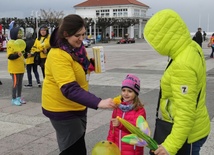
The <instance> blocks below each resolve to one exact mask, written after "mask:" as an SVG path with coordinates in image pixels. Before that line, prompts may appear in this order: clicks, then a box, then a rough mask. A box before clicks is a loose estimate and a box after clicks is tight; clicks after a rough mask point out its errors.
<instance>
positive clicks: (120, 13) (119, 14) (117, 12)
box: [113, 9, 128, 17]
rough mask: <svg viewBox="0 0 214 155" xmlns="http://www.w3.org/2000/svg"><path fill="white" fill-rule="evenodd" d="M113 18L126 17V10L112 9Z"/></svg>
mask: <svg viewBox="0 0 214 155" xmlns="http://www.w3.org/2000/svg"><path fill="white" fill-rule="evenodd" d="M113 17H128V9H113Z"/></svg>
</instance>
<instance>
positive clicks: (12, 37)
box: [10, 27, 20, 40]
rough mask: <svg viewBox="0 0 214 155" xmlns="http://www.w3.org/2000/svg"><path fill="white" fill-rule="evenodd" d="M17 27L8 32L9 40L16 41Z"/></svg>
mask: <svg viewBox="0 0 214 155" xmlns="http://www.w3.org/2000/svg"><path fill="white" fill-rule="evenodd" d="M19 29H20V28H19V27H14V28H12V29H11V30H10V38H11V39H13V40H16V39H18V33H19Z"/></svg>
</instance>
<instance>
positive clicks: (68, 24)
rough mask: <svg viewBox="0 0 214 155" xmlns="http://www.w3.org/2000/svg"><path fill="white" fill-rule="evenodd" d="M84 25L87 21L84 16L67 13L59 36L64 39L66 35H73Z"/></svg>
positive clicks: (60, 27)
mask: <svg viewBox="0 0 214 155" xmlns="http://www.w3.org/2000/svg"><path fill="white" fill-rule="evenodd" d="M83 27H85V21H84V20H83V18H82V17H80V16H79V15H76V14H70V15H67V16H66V17H64V18H63V20H62V22H61V24H60V26H59V30H58V35H59V38H61V39H64V38H65V37H69V36H72V35H74V34H75V33H77V32H78V31H79V30H80V29H81V28H83Z"/></svg>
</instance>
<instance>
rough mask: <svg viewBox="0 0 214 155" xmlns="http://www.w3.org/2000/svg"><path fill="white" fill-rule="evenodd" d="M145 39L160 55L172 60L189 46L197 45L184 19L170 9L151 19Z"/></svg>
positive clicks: (146, 27)
mask: <svg viewBox="0 0 214 155" xmlns="http://www.w3.org/2000/svg"><path fill="white" fill-rule="evenodd" d="M144 37H145V39H146V41H147V42H148V43H149V44H150V45H151V46H152V47H153V48H154V49H155V50H156V51H157V52H158V53H160V54H161V55H165V56H169V57H171V58H172V59H174V58H175V57H176V56H177V55H178V54H179V53H180V52H181V51H183V50H184V49H185V48H186V47H187V46H188V45H190V44H193V45H194V44H195V43H194V41H192V38H191V35H190V32H189V30H188V28H187V26H186V24H185V23H184V21H183V20H182V18H181V17H180V16H179V15H178V14H177V13H176V12H175V11H173V10H170V9H165V10H161V11H159V12H157V13H156V14H155V15H153V16H152V17H151V18H150V19H149V21H148V22H147V24H146V25H145V29H144Z"/></svg>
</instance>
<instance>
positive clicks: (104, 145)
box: [92, 141, 121, 155]
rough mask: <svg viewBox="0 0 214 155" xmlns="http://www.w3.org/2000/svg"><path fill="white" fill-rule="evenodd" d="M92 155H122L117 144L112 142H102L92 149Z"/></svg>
mask: <svg viewBox="0 0 214 155" xmlns="http://www.w3.org/2000/svg"><path fill="white" fill-rule="evenodd" d="M92 155H121V154H120V150H119V148H118V147H117V145H116V144H115V143H112V142H110V141H100V142H98V143H96V144H95V145H94V147H93V149H92Z"/></svg>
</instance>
